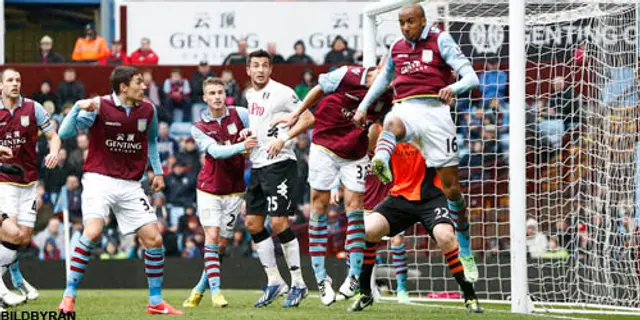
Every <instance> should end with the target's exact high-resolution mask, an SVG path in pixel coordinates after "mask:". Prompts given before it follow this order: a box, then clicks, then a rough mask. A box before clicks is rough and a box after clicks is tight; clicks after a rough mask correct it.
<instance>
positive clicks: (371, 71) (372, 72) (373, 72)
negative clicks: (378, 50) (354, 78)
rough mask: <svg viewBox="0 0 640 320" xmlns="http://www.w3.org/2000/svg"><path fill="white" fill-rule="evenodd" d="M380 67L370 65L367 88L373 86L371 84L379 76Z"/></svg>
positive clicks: (366, 78) (366, 82) (366, 80)
mask: <svg viewBox="0 0 640 320" xmlns="http://www.w3.org/2000/svg"><path fill="white" fill-rule="evenodd" d="M378 72H379V70H378V68H377V67H369V68H367V75H366V77H365V80H364V81H365V86H366V87H367V88H371V85H372V84H373V81H375V80H376V77H377V76H378Z"/></svg>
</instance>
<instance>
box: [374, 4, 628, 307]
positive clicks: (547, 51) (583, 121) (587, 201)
mask: <svg viewBox="0 0 640 320" xmlns="http://www.w3.org/2000/svg"><path fill="white" fill-rule="evenodd" d="M523 1H525V8H526V19H525V21H523V24H524V31H525V47H526V95H525V97H524V98H525V99H526V106H525V108H526V110H525V115H526V131H525V132H526V138H525V139H523V140H522V141H515V140H514V139H513V138H512V139H510V136H509V131H510V130H509V115H510V113H513V112H517V110H515V109H511V108H510V101H509V94H508V92H509V69H508V66H509V43H508V39H509V37H508V33H509V29H510V28H509V1H508V0H499V1H473V0H471V1H470V0H449V1H438V2H428V3H423V6H424V8H425V10H426V11H427V14H428V16H429V23H430V24H433V25H435V26H439V27H440V28H441V29H444V30H446V31H448V32H449V33H450V34H451V35H452V36H453V38H454V39H455V40H456V41H457V42H458V44H459V46H460V49H461V50H462V51H463V52H464V53H465V54H466V55H467V57H469V58H470V60H471V61H472V63H473V66H474V68H475V70H476V71H477V73H478V74H479V76H480V81H481V86H480V88H479V89H478V90H474V91H472V92H469V93H465V94H463V95H461V96H459V97H458V99H457V102H456V104H455V106H454V107H452V108H451V111H452V117H454V119H455V121H456V124H457V127H458V132H457V133H458V138H457V139H458V144H459V146H460V147H459V153H460V158H461V164H460V175H461V182H462V187H463V190H464V191H463V192H464V194H465V196H466V200H467V204H468V214H469V216H470V222H471V235H472V236H471V237H472V247H473V253H474V255H475V257H476V261H477V263H478V268H479V270H480V280H479V281H478V282H477V283H476V284H475V287H476V290H477V291H478V294H479V296H480V298H481V299H482V300H485V301H486V300H491V301H505V302H506V301H508V300H509V299H510V295H511V292H510V290H511V281H512V280H513V281H517V280H518V279H512V278H511V276H510V274H511V270H510V264H511V260H510V252H511V251H510V237H509V229H510V223H509V215H510V212H509V200H510V196H509V178H508V177H509V168H510V166H509V153H508V150H509V147H510V145H513V144H514V143H517V144H526V189H527V193H526V208H527V209H526V218H527V222H526V226H527V240H526V242H527V266H528V270H527V279H526V282H527V284H528V286H527V287H528V296H529V299H530V300H531V302H532V303H533V307H534V310H535V311H552V312H565V313H573V312H585V313H614V312H615V313H632V314H638V313H640V309H639V308H640V256H639V254H640V251H639V249H640V243H639V241H640V233H639V232H638V222H639V221H640V215H638V216H636V212H638V210H637V209H636V208H638V205H640V188H638V183H640V179H639V177H640V166H638V161H640V150H639V149H638V129H639V128H638V121H639V116H640V109H639V108H638V107H639V106H638V96H637V88H638V87H637V82H636V79H637V70H638V38H637V36H636V35H637V30H638V15H637V4H636V3H635V2H634V1H625V0H617V1H591V0H581V1H544V0H537V1H531V0H523ZM398 7H399V6H397V7H396V8H398ZM397 12H398V11H397V9H395V10H385V11H383V12H380V13H379V14H377V15H376V19H375V21H376V23H375V27H374V28H369V29H366V28H365V31H364V32H365V33H367V34H366V35H365V37H366V36H372V35H375V36H376V38H377V40H378V41H377V50H376V53H377V54H380V53H382V52H386V49H385V45H389V44H390V42H387V43H385V40H386V39H393V37H389V34H392V33H395V34H397V35H399V33H400V32H399V26H398V22H397V21H398V16H397ZM365 55H368V56H369V57H370V58H371V56H372V55H373V53H372V50H370V48H369V50H367V49H366V48H365ZM514 105H515V104H514ZM518 105H521V103H519V104H518ZM524 176H525V175H524V174H523V177H524ZM404 243H405V245H406V252H407V253H408V269H409V271H408V289H409V293H410V294H411V295H412V298H415V299H449V298H455V297H459V295H458V292H459V289H458V286H457V284H456V282H455V281H454V279H453V278H452V276H451V275H450V272H449V271H448V269H447V266H446V263H445V260H444V258H443V256H442V254H441V253H440V251H439V250H438V248H437V247H436V244H435V243H434V242H433V241H432V240H430V239H429V237H428V236H427V234H426V232H425V230H424V229H423V228H422V226H415V227H413V228H411V229H410V230H407V234H406V238H405V240H404ZM379 254H380V258H381V259H382V263H380V264H379V265H378V267H377V271H376V277H377V279H378V281H379V282H384V287H385V288H388V289H389V291H390V292H389V294H392V293H393V292H394V290H395V286H396V281H395V272H394V266H393V256H392V253H391V250H390V246H387V247H386V248H385V246H382V247H381V248H380V250H379ZM520 280H522V279H520ZM387 297H390V296H389V295H387Z"/></svg>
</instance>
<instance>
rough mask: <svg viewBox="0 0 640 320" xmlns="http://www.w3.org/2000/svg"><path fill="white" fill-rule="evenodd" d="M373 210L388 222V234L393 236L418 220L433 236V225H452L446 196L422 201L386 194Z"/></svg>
mask: <svg viewBox="0 0 640 320" xmlns="http://www.w3.org/2000/svg"><path fill="white" fill-rule="evenodd" d="M373 212H378V213H380V214H381V215H382V216H383V217H384V218H385V219H387V222H389V234H388V236H390V237H392V236H395V235H397V234H399V233H401V232H402V231H405V230H406V229H407V228H409V227H411V226H413V225H414V224H416V223H418V222H420V223H422V225H423V226H424V228H425V229H426V230H427V232H429V235H430V236H431V238H433V229H434V228H435V226H437V225H439V224H441V223H446V224H449V225H451V226H453V221H452V220H451V217H450V216H449V209H448V204H447V197H445V196H444V195H442V194H441V195H439V196H438V197H436V198H431V199H429V200H422V201H409V200H407V199H405V198H404V197H402V196H399V197H395V196H387V197H386V198H385V199H384V200H382V202H381V203H380V204H378V206H377V207H376V208H375V209H374V210H373Z"/></svg>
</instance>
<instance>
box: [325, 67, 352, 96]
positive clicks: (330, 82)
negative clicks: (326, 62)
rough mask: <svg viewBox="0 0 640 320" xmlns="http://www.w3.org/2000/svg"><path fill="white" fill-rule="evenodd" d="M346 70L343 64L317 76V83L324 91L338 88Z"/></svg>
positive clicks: (328, 91)
mask: <svg viewBox="0 0 640 320" xmlns="http://www.w3.org/2000/svg"><path fill="white" fill-rule="evenodd" d="M347 71H349V68H348V67H347V66H343V67H340V68H338V69H336V70H333V71H331V72H328V73H323V74H321V75H320V76H319V77H318V85H320V88H321V89H322V91H324V93H333V92H335V91H336V90H337V89H338V86H339V85H340V82H342V79H343V78H344V75H346V74H347Z"/></svg>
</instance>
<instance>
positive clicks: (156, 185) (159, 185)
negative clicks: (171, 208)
mask: <svg viewBox="0 0 640 320" xmlns="http://www.w3.org/2000/svg"><path fill="white" fill-rule="evenodd" d="M162 189H164V177H163V176H162V175H159V176H153V180H151V191H152V192H154V193H156V192H160V191H161V190H162Z"/></svg>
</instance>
